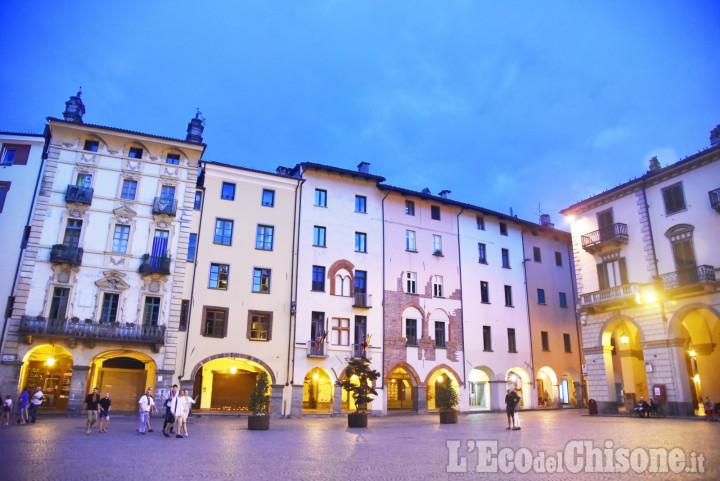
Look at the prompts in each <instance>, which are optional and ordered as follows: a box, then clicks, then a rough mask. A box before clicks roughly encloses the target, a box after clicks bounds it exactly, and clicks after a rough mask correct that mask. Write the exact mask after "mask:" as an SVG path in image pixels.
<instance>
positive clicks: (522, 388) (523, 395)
mask: <svg viewBox="0 0 720 481" xmlns="http://www.w3.org/2000/svg"><path fill="white" fill-rule="evenodd" d="M505 382H506V384H507V388H508V389H512V390H514V391H515V392H516V393H517V394H518V396H520V403H519V405H520V407H525V406H530V376H529V375H528V373H527V371H525V369H523V368H521V367H512V368H510V369H508V371H507V373H506V374H505Z"/></svg>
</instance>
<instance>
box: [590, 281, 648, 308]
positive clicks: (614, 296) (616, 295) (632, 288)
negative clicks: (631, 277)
mask: <svg viewBox="0 0 720 481" xmlns="http://www.w3.org/2000/svg"><path fill="white" fill-rule="evenodd" d="M639 292H640V286H639V285H638V284H625V285H622V286H618V287H613V288H611V289H603V290H602V291H595V292H588V293H587V294H580V305H579V306H578V307H589V306H597V305H601V304H606V303H615V302H618V301H623V300H634V299H635V297H636V296H637V294H638V293H639Z"/></svg>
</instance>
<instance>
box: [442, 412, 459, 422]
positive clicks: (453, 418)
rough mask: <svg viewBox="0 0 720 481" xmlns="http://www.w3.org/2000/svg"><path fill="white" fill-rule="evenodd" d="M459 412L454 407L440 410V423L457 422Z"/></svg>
mask: <svg viewBox="0 0 720 481" xmlns="http://www.w3.org/2000/svg"><path fill="white" fill-rule="evenodd" d="M457 422H458V412H457V411H456V410H454V409H451V410H449V411H440V424H457Z"/></svg>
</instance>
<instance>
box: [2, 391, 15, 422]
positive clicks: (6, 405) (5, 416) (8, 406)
mask: <svg viewBox="0 0 720 481" xmlns="http://www.w3.org/2000/svg"><path fill="white" fill-rule="evenodd" d="M12 405H13V402H12V397H11V396H10V395H9V394H7V395H5V401H3V408H2V417H0V424H2V422H3V420H5V426H7V425H8V424H9V423H10V413H11V412H12Z"/></svg>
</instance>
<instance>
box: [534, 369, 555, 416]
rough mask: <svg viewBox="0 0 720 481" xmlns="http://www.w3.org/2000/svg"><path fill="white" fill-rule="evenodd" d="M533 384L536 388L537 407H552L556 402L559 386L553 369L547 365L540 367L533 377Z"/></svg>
mask: <svg viewBox="0 0 720 481" xmlns="http://www.w3.org/2000/svg"><path fill="white" fill-rule="evenodd" d="M535 386H536V388H537V396H538V407H541V408H549V407H553V406H554V405H555V403H556V396H557V394H558V393H557V391H558V387H559V385H558V379H557V376H556V375H555V371H553V370H552V369H551V368H550V367H548V366H543V367H541V368H540V369H539V370H538V373H537V376H536V377H535Z"/></svg>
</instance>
